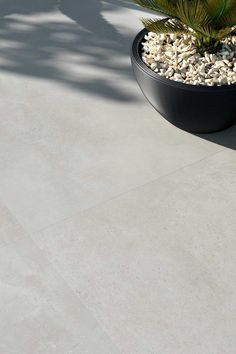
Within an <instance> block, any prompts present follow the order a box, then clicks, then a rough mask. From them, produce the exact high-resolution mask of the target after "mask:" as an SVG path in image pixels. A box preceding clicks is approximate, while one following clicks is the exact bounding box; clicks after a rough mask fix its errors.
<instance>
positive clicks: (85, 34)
mask: <svg viewBox="0 0 236 354" xmlns="http://www.w3.org/2000/svg"><path fill="white" fill-rule="evenodd" d="M121 6H124V7H128V8H131V9H134V8H136V7H135V5H133V4H132V3H129V2H128V1H125V0H117V1H115V0H107V1H106V2H103V1H100V0H86V1H83V2H82V1H78V0H0V15H1V18H0V33H1V35H0V38H1V41H0V70H2V71H8V72H11V73H16V74H19V75H28V76H33V77H39V78H46V79H50V80H54V81H57V82H60V83H62V84H66V85H69V86H70V87H73V88H74V89H77V90H80V91H82V92H88V93H90V94H94V95H97V96H102V97H105V98H108V99H111V100H118V101H136V100H137V97H134V96H132V95H131V94H130V92H129V91H128V89H127V88H125V85H124V86H123V87H122V77H123V78H126V79H127V78H129V79H130V80H133V75H132V71H131V67H130V63H129V60H127V59H128V58H129V50H130V44H131V41H132V38H131V37H129V36H123V35H121V34H120V33H119V32H118V31H117V30H116V28H115V27H114V26H113V25H112V24H111V23H109V22H108V21H107V20H106V19H105V18H104V17H103V15H102V11H104V8H107V7H109V11H118V10H120V8H121ZM55 10H57V11H58V10H59V11H60V12H61V13H62V14H64V15H65V16H67V17H68V18H70V19H71V21H68V22H66V21H63V20H62V21H61V20H60V19H58V18H59V17H55V19H54V18H53V17H52V19H50V20H48V21H45V20H42V21H41V20H35V17H34V20H33V21H28V19H27V18H25V16H23V17H21V16H15V15H29V14H35V13H36V14H37V13H39V14H40V13H45V12H48V13H50V12H52V11H55ZM9 15H14V16H9ZM62 19H63V18H62ZM1 42H2V44H1ZM4 43H7V45H6V46H5V45H4ZM60 58H63V60H64V62H63V60H61V59H60ZM64 58H66V59H64ZM83 63H86V66H87V67H88V66H89V68H91V72H92V73H93V72H94V73H95V75H88V77H85V75H80V73H81V65H83ZM76 66H77V69H76ZM72 68H73V69H72ZM86 70H87V68H86ZM74 71H75V73H74ZM104 71H105V75H102V73H103V72H104ZM96 74H98V75H96ZM117 75H118V78H119V85H117V84H116V80H117ZM113 76H114V79H113Z"/></svg>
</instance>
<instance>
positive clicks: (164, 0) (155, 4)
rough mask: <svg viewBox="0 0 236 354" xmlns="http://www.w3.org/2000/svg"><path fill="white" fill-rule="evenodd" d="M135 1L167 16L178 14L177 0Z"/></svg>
mask: <svg viewBox="0 0 236 354" xmlns="http://www.w3.org/2000/svg"><path fill="white" fill-rule="evenodd" d="M133 2H134V3H136V4H138V5H140V6H142V7H144V8H146V9H149V10H151V11H155V12H157V13H160V14H162V15H165V16H170V17H175V16H176V7H175V2H176V1H175V0H133Z"/></svg>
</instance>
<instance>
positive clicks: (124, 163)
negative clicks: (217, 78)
mask: <svg viewBox="0 0 236 354" xmlns="http://www.w3.org/2000/svg"><path fill="white" fill-rule="evenodd" d="M45 85H46V84H45ZM46 87H47V85H46V86H45V88H46ZM65 92H66V91H65ZM51 98H53V100H52V102H51V101H50V103H49V102H48V101H47V100H46V99H45V100H44V105H43V106H42V105H41V103H40V100H36V99H35V101H31V104H32V107H31V108H29V107H28V106H27V105H25V104H22V103H19V104H17V103H14V105H12V106H11V111H10V112H11V115H10V118H9V119H8V121H6V120H5V118H3V117H4V116H2V119H1V122H0V124H1V127H2V134H1V141H0V150H1V152H0V196H1V199H2V200H3V201H4V203H5V204H6V205H7V206H8V208H9V209H10V210H11V211H12V212H13V213H14V214H15V215H17V217H18V219H19V220H20V222H21V223H22V225H23V226H24V227H25V228H26V229H27V230H28V231H30V232H31V231H34V230H40V229H42V228H44V227H47V226H49V225H50V224H53V223H55V222H57V221H60V220H62V219H65V218H67V217H69V216H71V215H73V214H75V213H77V212H78V211H80V210H84V209H86V208H88V207H91V206H93V205H96V204H98V203H101V202H103V201H105V200H107V199H110V198H113V197H114V196H117V195H119V194H121V193H124V192H127V191H128V190H130V189H132V188H136V187H137V186H139V185H142V184H145V183H147V182H149V181H151V180H153V179H155V178H158V177H160V176H163V175H166V174H169V173H170V172H173V171H175V170H177V169H179V168H182V167H184V166H186V165H188V164H191V163H194V162H196V161H198V160H200V159H202V158H205V157H206V156H209V155H211V154H212V153H215V152H217V151H218V150H220V149H222V147H219V146H217V145H214V144H212V143H206V142H205V141H203V140H201V139H200V138H199V137H194V136H191V135H189V134H187V133H185V132H182V131H180V130H177V129H176V128H174V127H172V126H170V125H169V124H168V123H166V122H165V121H164V120H163V119H162V118H160V117H158V114H157V113H156V112H154V111H153V110H152V108H150V107H149V106H148V105H147V104H144V105H143V106H137V107H135V106H131V105H120V104H117V103H113V104H112V103H108V102H106V101H98V103H97V105H96V108H95V109H94V106H93V105H92V102H90V98H89V97H88V98H87V100H86V102H83V101H82V102H79V101H78V102H77V101H75V98H74V96H73V94H72V96H71V99H70V98H68V100H67V98H65V100H64V103H63V107H58V105H57V99H56V95H55V96H54V95H51ZM34 102H35V106H34ZM8 104H9V105H10V103H8ZM8 104H7V105H8ZM7 105H6V106H7ZM40 105H41V106H42V108H40ZM34 109H35V112H37V114H36V113H34V112H33V110H34ZM6 110H7V108H6ZM40 112H41V113H40ZM40 114H42V115H41V116H40ZM46 127H48V131H47V129H46Z"/></svg>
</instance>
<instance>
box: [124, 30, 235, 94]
mask: <svg viewBox="0 0 236 354" xmlns="http://www.w3.org/2000/svg"><path fill="white" fill-rule="evenodd" d="M147 33H148V30H147V29H146V28H144V29H142V30H141V31H140V32H139V33H138V34H137V35H136V37H135V38H134V41H133V44H132V48H131V51H132V59H133V60H135V62H136V64H137V65H138V66H139V68H140V69H141V70H142V71H144V72H145V74H146V75H148V76H151V77H152V79H154V80H157V81H161V82H162V83H163V84H166V85H168V86H174V87H176V88H180V89H183V90H190V91H198V92H199V91H201V92H208V93H211V92H212V93H214V92H220V91H224V92H225V91H231V90H236V83H235V84H231V85H221V86H207V85H192V84H186V83H184V82H177V81H174V80H171V79H168V78H166V77H165V76H161V75H159V74H158V73H156V72H154V71H153V70H152V69H150V68H149V67H148V66H147V65H146V64H145V63H144V62H143V60H142V58H141V55H140V53H141V42H142V41H143V39H144V36H145V35H146V34H147Z"/></svg>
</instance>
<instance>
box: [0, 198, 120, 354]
mask: <svg viewBox="0 0 236 354" xmlns="http://www.w3.org/2000/svg"><path fill="white" fill-rule="evenodd" d="M2 205H4V207H5V208H6V209H7V210H8V211H9V213H10V214H11V215H13V217H14V219H15V224H16V225H18V226H20V227H21V228H22V231H24V235H22V236H20V237H18V238H17V240H14V241H13V244H15V243H16V242H17V241H20V240H24V239H25V237H27V238H29V240H30V241H31V242H32V243H33V244H34V245H35V247H36V248H37V249H38V251H39V253H40V256H42V257H43V258H45V259H47V262H48V264H49V266H51V267H52V270H53V271H54V272H55V273H56V275H57V276H58V278H59V279H61V281H62V282H63V283H64V284H65V286H66V287H68V289H70V291H71V292H72V293H73V294H74V295H75V297H76V298H77V299H78V300H79V301H80V302H81V305H82V306H83V307H84V308H85V309H86V310H87V311H88V313H89V314H90V316H91V317H92V318H93V319H94V320H95V322H96V323H97V325H98V326H99V327H100V328H101V330H102V331H103V333H104V334H105V335H106V336H107V337H108V338H109V340H110V342H111V344H112V345H113V346H114V347H115V348H116V349H117V350H118V351H119V352H120V348H119V347H118V345H117V344H116V343H115V341H114V340H113V338H112V337H111V336H110V334H109V333H108V332H107V330H106V328H105V327H104V326H103V325H102V324H101V323H100V321H99V320H98V319H97V317H96V316H94V314H93V313H92V311H91V310H90V309H89V308H88V306H87V305H86V304H85V302H84V301H83V300H82V299H81V297H80V295H79V294H77V292H76V291H75V290H74V289H73V288H72V287H71V285H70V284H69V283H68V282H67V280H66V279H65V278H64V276H62V274H61V273H60V272H59V271H58V270H57V269H56V268H55V266H54V264H53V263H52V262H51V260H50V259H48V257H47V256H46V254H45V252H44V251H43V249H42V248H40V247H39V245H38V244H37V242H36V241H35V240H34V239H33V238H32V237H31V235H30V233H29V232H28V231H27V230H26V229H25V228H24V227H23V225H22V224H21V223H20V221H19V220H18V219H17V218H16V217H15V215H14V214H13V213H12V212H11V211H10V209H9V208H8V206H6V205H5V204H2ZM7 245H8V243H6V244H2V245H1V244H0V248H1V247H6V246H7ZM50 306H51V305H50ZM78 346H79V343H77V344H76V345H75V346H73V347H72V348H70V349H69V348H68V350H69V351H68V352H67V354H70V352H71V351H73V350H74V349H76V348H77V347H78ZM120 353H121V352H120Z"/></svg>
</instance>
